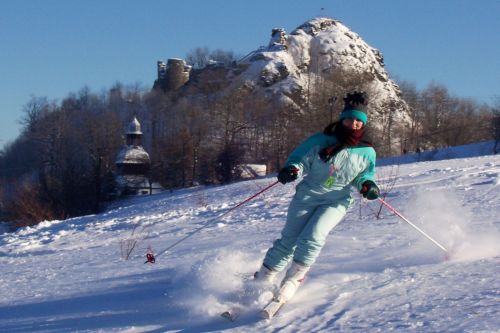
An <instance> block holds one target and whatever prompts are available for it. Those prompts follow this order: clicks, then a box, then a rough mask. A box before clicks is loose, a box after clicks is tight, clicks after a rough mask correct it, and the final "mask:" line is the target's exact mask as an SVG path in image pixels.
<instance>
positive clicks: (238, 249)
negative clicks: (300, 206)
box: [0, 147, 500, 333]
mask: <svg viewBox="0 0 500 333" xmlns="http://www.w3.org/2000/svg"><path fill="white" fill-rule="evenodd" d="M468 149H469V150H470V149H474V148H473V147H472V148H471V147H469V148H468ZM378 177H379V181H380V183H381V184H382V185H383V188H386V187H387V186H389V184H391V183H392V182H393V180H396V182H395V185H394V187H393V188H392V189H391V191H390V193H389V194H388V196H387V201H388V202H390V203H391V204H392V205H393V206H394V207H396V208H397V209H399V210H400V211H401V212H402V213H403V214H404V215H405V216H406V217H407V218H408V219H410V220H411V221H412V222H414V223H415V224H417V225H419V226H420V227H421V228H423V229H424V230H426V231H427V232H428V233H429V234H431V235H432V236H434V237H435V238H436V239H437V240H439V242H441V243H442V244H444V245H445V246H446V247H448V248H449V249H451V258H450V260H449V261H444V260H443V253H442V251H441V250H440V249H438V248H437V247H436V246H435V245H434V244H432V243H430V242H429V241H428V240H427V239H425V238H423V237H421V235H420V234H418V233H417V232H416V231H415V230H414V229H412V228H411V227H409V226H408V225H407V224H406V223H404V222H402V221H401V220H400V219H399V218H397V217H395V216H394V215H392V214H391V213H390V212H388V211H387V210H385V209H384V210H382V215H381V218H380V219H377V218H376V217H375V213H376V211H377V210H378V208H379V206H378V204H377V203H375V202H367V201H362V200H357V201H356V205H355V207H354V208H353V209H351V211H350V212H349V213H348V215H347V217H346V219H345V220H344V221H343V222H342V223H341V224H340V225H339V226H337V228H336V229H334V231H333V232H332V234H331V235H330V237H329V239H328V242H327V244H326V246H325V248H324V249H323V252H322V255H321V256H320V258H319V260H318V262H317V263H316V265H315V266H314V267H313V269H312V270H311V272H310V274H309V275H308V278H307V280H306V282H305V284H304V285H303V286H302V288H301V289H300V290H299V292H298V293H297V295H296V297H295V298H294V299H293V300H292V301H291V302H290V303H289V304H288V305H287V306H286V307H285V308H284V309H283V310H282V312H281V313H280V314H279V315H278V316H277V317H276V318H274V320H272V321H270V322H268V321H262V320H259V317H258V314H257V311H258V309H259V307H260V305H259V304H257V303H258V302H254V303H251V304H247V305H244V304H242V303H241V300H239V298H238V296H237V295H238V291H239V290H240V289H241V288H242V285H243V283H244V281H245V280H246V279H247V278H248V277H249V276H251V275H252V274H253V272H254V271H255V270H256V269H257V267H258V266H259V263H260V260H261V259H262V257H263V255H264V252H265V250H266V249H267V248H268V247H269V246H270V244H271V242H272V241H273V240H274V239H275V238H276V237H278V236H279V231H280V229H281V227H282V226H283V223H284V219H285V215H286V207H287V205H288V203H289V201H290V199H291V196H292V195H293V193H294V185H286V186H283V185H281V184H279V185H277V186H275V187H273V188H272V189H270V190H269V191H267V192H265V193H264V194H263V195H262V196H259V197H258V198H256V199H255V200H253V201H251V202H250V203H249V204H247V205H246V206H243V207H241V208H239V209H238V210H235V211H234V212H232V213H231V214H230V215H228V216H226V217H225V218H223V219H222V220H214V217H217V216H219V215H220V214H222V213H224V212H226V211H227V209H228V208H231V207H233V206H234V205H236V204H237V203H239V202H241V201H242V200H244V199H246V198H248V197H250V196H251V195H252V194H254V193H256V192H258V191H259V190H260V189H262V188H264V187H265V186H267V185H268V184H270V183H272V182H273V181H274V178H273V177H269V178H264V179H258V180H251V181H246V182H240V183H234V184H231V185H227V186H220V187H209V188H203V187H199V188H192V189H185V190H179V191H175V192H172V193H162V194H158V195H153V196H149V197H139V198H135V199H130V200H128V201H124V202H122V203H121V205H120V206H117V207H114V208H112V209H110V210H109V211H107V212H105V213H102V214H99V215H91V216H85V217H79V218H73V219H69V220H65V221H46V222H43V223H40V224H39V225H37V226H34V227H28V228H24V229H20V230H18V231H17V232H15V233H11V234H2V235H0V267H1V275H0V279H1V284H2V288H1V291H0V331H2V332H128V333H131V332H219V331H224V332H226V331H227V332H275V331H280V332H336V331H342V332H388V331H395V332H408V331H418V332H499V331H500V319H499V318H498V313H499V312H500V294H499V290H500V280H499V279H498V274H499V273H500V271H499V267H500V265H499V263H500V245H499V243H498V237H499V236H500V220H499V217H498V211H499V208H500V186H499V184H500V156H492V155H490V156H479V157H468V158H459V159H453V160H442V161H429V162H419V163H408V164H402V165H400V166H399V167H397V166H394V165H387V166H383V167H379V168H378ZM356 197H357V198H358V195H356ZM207 222H210V225H209V226H207V227H206V228H205V229H203V230H201V231H200V232H199V233H197V234H195V235H193V236H192V237H190V238H188V239H187V240H186V241H184V242H182V243H180V244H179V245H177V246H176V247H174V248H173V249H172V251H171V252H170V253H168V252H167V253H165V254H162V255H160V256H158V257H157V261H156V263H155V264H144V261H145V257H144V256H145V253H146V251H147V249H148V248H151V249H152V250H153V251H154V252H156V253H158V252H160V251H161V250H162V249H165V248H166V247H167V246H169V245H171V244H173V243H174V242H176V241H177V240H179V239H180V238H182V237H184V236H186V235H187V234H189V233H190V232H191V231H193V230H195V229H196V228H197V227H200V226H203V225H204V223H207ZM133 241H137V246H136V247H135V248H134V250H133V251H132V254H131V257H130V259H129V260H125V259H124V258H123V250H126V249H127V248H129V247H130V246H131V244H132V242H133ZM232 305H239V306H242V307H243V308H244V310H245V311H244V313H243V314H242V315H241V317H240V318H238V320H236V321H235V322H233V323H231V322H229V321H227V320H225V319H223V318H221V317H220V316H219V313H220V312H221V311H223V310H225V309H227V308H228V307H229V306H232Z"/></svg>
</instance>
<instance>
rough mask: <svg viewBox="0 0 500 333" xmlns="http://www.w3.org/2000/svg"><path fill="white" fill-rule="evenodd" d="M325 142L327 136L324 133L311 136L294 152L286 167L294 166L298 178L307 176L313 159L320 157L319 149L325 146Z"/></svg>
mask: <svg viewBox="0 0 500 333" xmlns="http://www.w3.org/2000/svg"><path fill="white" fill-rule="evenodd" d="M324 141H325V135H324V134H323V133H317V134H314V135H312V136H310V137H309V138H307V139H306V140H305V141H304V142H302V143H301V144H300V145H298V146H297V147H296V148H295V149H294V150H293V151H292V153H291V154H290V155H289V156H288V159H287V160H286V162H285V167H288V166H293V167H295V168H297V169H298V172H297V177H301V176H303V175H305V174H307V173H308V171H309V168H310V166H311V163H312V159H313V158H315V157H316V156H317V155H318V153H317V151H318V149H320V148H321V147H322V146H324V145H325V142H324Z"/></svg>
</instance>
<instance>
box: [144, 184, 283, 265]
mask: <svg viewBox="0 0 500 333" xmlns="http://www.w3.org/2000/svg"><path fill="white" fill-rule="evenodd" d="M278 183H279V181H276V182H274V183H272V184H270V185H269V186H267V187H265V188H264V189H262V190H260V191H259V192H257V193H255V194H254V195H252V196H251V197H250V198H248V199H245V200H244V201H242V202H240V203H239V204H237V205H236V206H234V207H232V208H231V209H229V210H227V211H225V212H224V213H222V214H221V215H219V216H216V217H215V218H213V219H211V220H209V221H207V222H205V224H203V225H202V226H201V227H199V228H196V229H194V230H193V231H191V232H190V233H188V234H187V235H186V236H184V237H183V238H181V239H179V240H178V241H176V242H175V243H173V244H171V245H169V246H168V247H167V248H165V249H163V250H161V251H160V252H158V253H157V254H156V257H158V256H160V255H162V254H164V253H165V252H167V251H168V250H170V249H172V248H173V247H174V246H176V245H177V244H179V243H182V242H183V241H185V240H186V239H188V238H189V237H191V236H193V235H194V234H196V233H197V232H198V231H200V230H202V229H204V228H206V227H207V226H209V225H210V224H212V223H213V222H214V221H216V220H218V219H221V218H222V217H224V216H226V215H227V214H229V213H231V212H232V211H233V210H235V209H237V208H238V207H241V206H243V205H244V204H246V203H247V202H249V201H250V200H252V199H253V198H255V197H257V196H259V195H261V194H262V193H264V192H265V191H267V190H269V189H270V188H271V187H273V186H274V185H276V184H278ZM156 257H155V255H154V254H153V251H152V250H148V253H147V254H146V262H145V264H147V263H148V262H149V263H151V264H154V263H155V261H156Z"/></svg>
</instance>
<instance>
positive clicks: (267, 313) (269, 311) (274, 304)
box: [260, 298, 286, 319]
mask: <svg viewBox="0 0 500 333" xmlns="http://www.w3.org/2000/svg"><path fill="white" fill-rule="evenodd" d="M285 304H286V301H285V300H280V299H277V298H273V299H272V300H271V302H269V304H267V305H266V306H265V307H264V308H263V309H262V310H261V311H260V315H261V317H262V318H263V319H271V318H273V317H274V316H275V315H276V314H277V313H278V311H279V310H280V309H281V308H282V307H283V305H285Z"/></svg>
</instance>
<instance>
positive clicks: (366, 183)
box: [352, 149, 380, 200]
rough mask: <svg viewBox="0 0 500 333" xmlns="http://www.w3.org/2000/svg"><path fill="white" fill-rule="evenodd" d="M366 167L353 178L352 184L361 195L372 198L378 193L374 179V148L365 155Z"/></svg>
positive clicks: (375, 197) (377, 195) (376, 196)
mask: <svg viewBox="0 0 500 333" xmlns="http://www.w3.org/2000/svg"><path fill="white" fill-rule="evenodd" d="M366 159H367V166H366V168H365V169H364V170H363V171H362V172H361V173H360V174H359V175H358V176H357V177H356V178H354V180H353V182H352V184H353V186H354V187H356V189H357V190H358V191H359V192H360V193H361V194H362V195H363V197H365V198H367V199H369V200H373V199H377V198H378V197H379V195H380V190H379V188H378V185H377V182H376V181H375V160H376V153H375V150H374V149H370V150H369V152H368V154H367V155H366Z"/></svg>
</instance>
